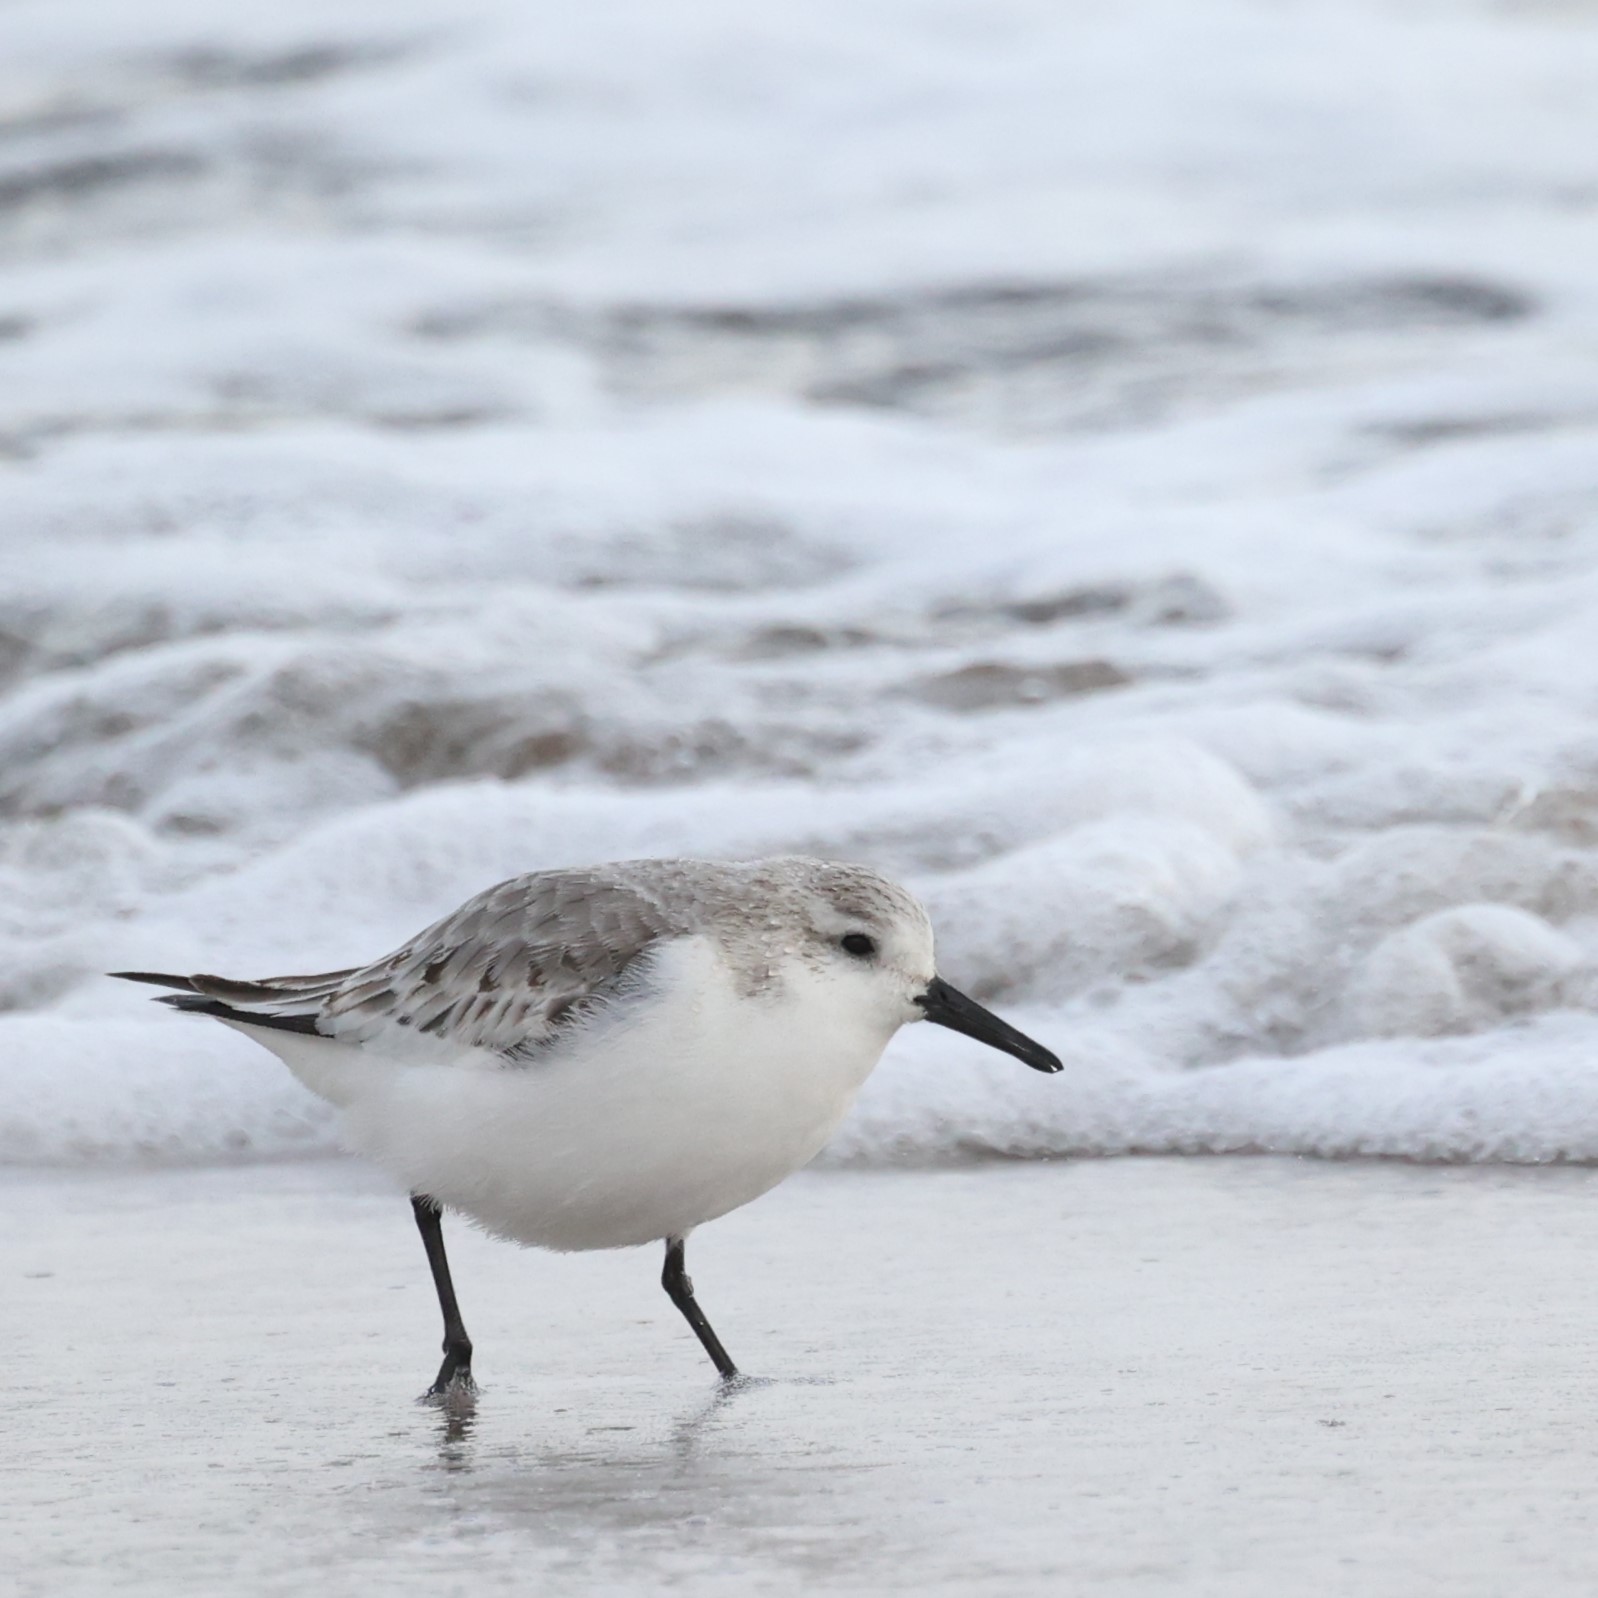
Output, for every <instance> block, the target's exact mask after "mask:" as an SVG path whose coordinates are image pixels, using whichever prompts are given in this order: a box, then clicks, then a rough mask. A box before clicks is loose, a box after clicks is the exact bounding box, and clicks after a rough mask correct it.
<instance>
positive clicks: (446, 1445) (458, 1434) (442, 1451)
mask: <svg viewBox="0 0 1598 1598" xmlns="http://www.w3.org/2000/svg"><path fill="white" fill-rule="evenodd" d="M422 1402H423V1403H424V1404H426V1405H427V1406H428V1408H430V1409H431V1410H433V1412H434V1413H435V1414H436V1416H437V1417H438V1422H437V1424H438V1432H437V1435H436V1438H435V1446H436V1447H437V1450H438V1464H439V1469H440V1470H446V1471H450V1472H452V1473H456V1474H458V1473H460V1472H463V1471H469V1470H471V1469H472V1466H473V1463H474V1458H473V1454H474V1451H473V1446H472V1445H473V1438H472V1431H473V1428H474V1427H475V1426H476V1425H477V1394H476V1393H475V1392H468V1391H466V1390H465V1389H462V1388H451V1389H450V1391H449V1392H448V1393H445V1394H442V1395H439V1396H437V1397H433V1396H429V1397H427V1398H424V1399H423V1400H422Z"/></svg>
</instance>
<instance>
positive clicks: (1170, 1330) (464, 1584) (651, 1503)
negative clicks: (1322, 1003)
mask: <svg viewBox="0 0 1598 1598" xmlns="http://www.w3.org/2000/svg"><path fill="white" fill-rule="evenodd" d="M3 1187H4V1191H5V1193H6V1195H7V1198H8V1200H9V1202H10V1206H11V1209H12V1212H13V1214H14V1215H18V1214H20V1216H21V1222H20V1224H17V1225H13V1226H12V1227H10V1228H8V1229H7V1234H6V1236H5V1238H4V1240H3V1242H0V1273H3V1277H4V1280H5V1283H6V1293H5V1299H6V1302H7V1303H8V1304H9V1305H11V1306H12V1311H13V1313H12V1314H11V1315H8V1316H7V1321H8V1324H9V1328H10V1332H11V1335H10V1337H9V1338H8V1342H9V1344H10V1347H11V1351H12V1352H11V1356H10V1357H9V1358H8V1359H7V1361H6V1362H5V1366H4V1377H3V1381H4V1386H5V1389H6V1392H5V1404H4V1412H5V1414H6V1416H7V1421H6V1426H5V1430H6V1434H7V1436H6V1446H5V1449H4V1451H3V1453H4V1457H3V1460H0V1470H3V1473H4V1476H5V1487H4V1494H3V1496H4V1499H5V1504H6V1511H7V1512H6V1514H5V1516H4V1520H5V1522H6V1526H7V1529H6V1531H5V1533H4V1534H3V1540H0V1551H3V1559H0V1563H3V1564H4V1565H5V1566H6V1567H8V1568H10V1569H11V1570H12V1571H13V1572H14V1573H15V1574H16V1575H17V1576H18V1577H19V1578H20V1586H19V1588H18V1590H19V1591H20V1592H22V1593H26V1594H30V1595H32V1594H44V1593H50V1594H52V1595H57V1594H62V1593H69V1592H70V1593H77V1592H101V1591H108V1592H121V1593H150V1594H155V1593H161V1594H173V1593H190V1592H193V1593H199V1592H210V1593H215V1592H219V1591H227V1592H228V1593H230V1594H258V1593H259V1594H265V1593H277V1592H283V1591H288V1590H289V1589H290V1588H295V1589H299V1588H301V1587H303V1586H304V1585H305V1584H306V1583H307V1582H308V1581H312V1582H314V1585H315V1587H316V1589H317V1590H318V1591H320V1592H327V1593H333V1594H340V1593H349V1594H356V1593H371V1592H379V1591H381V1592H385V1593H400V1594H403V1593H409V1592H413V1591H414V1592H427V1593H430V1594H438V1593H452V1592H462V1593H466V1592H471V1593H474V1594H476V1593H495V1592H511V1591H518V1592H520V1591H533V1590H537V1591H540V1592H561V1593H564V1592H571V1593H635V1592H636V1593H647V1592H654V1591H660V1590H666V1589H674V1588H681V1589H682V1590H684V1591H692V1592H695V1593H705V1592H709V1593H722V1592H726V1593H729V1594H731V1593H735V1592H749V1591H760V1592H799V1591H808V1592H815V1591H826V1592H861V1593H865V1592H881V1591H913V1590H921V1591H944V1592H951V1593H968V1592H995V1593H997V1592H1005V1593H1016V1592H1023V1593H1031V1592H1037V1593H1044V1592H1053V1593H1057V1592H1062V1591H1076V1590H1087V1589H1091V1590H1093V1591H1095V1592H1107V1593H1115V1594H1123V1593H1125V1594H1142V1593H1178V1592H1179V1593H1184V1594H1188V1593H1205V1594H1207V1593H1227V1594H1231V1593H1237V1594H1254V1593H1258V1594H1261V1595H1264V1594H1280V1593H1288V1592H1301V1593H1302V1592H1313V1593H1316V1594H1327V1593H1341V1592H1350V1593H1352V1592H1356V1591H1357V1592H1361V1593H1366V1594H1369V1593H1384V1594H1385V1593H1390V1594H1393V1595H1394V1598H1398V1595H1404V1598H1417V1595H1423V1594H1427V1593H1438V1594H1442V1593H1447V1594H1450V1595H1454V1598H1457V1595H1459V1594H1465V1593H1470V1594H1476V1593H1480V1594H1493V1593H1505V1594H1512V1593H1524V1592H1529V1591H1536V1592H1538V1593H1540V1594H1547V1593H1564V1592H1570V1593H1577V1592H1587V1591H1590V1590H1591V1589H1592V1586H1593V1583H1594V1580H1595V1579H1598V1546H1595V1542H1594V1538H1593V1536H1592V1530H1593V1519H1592V1511H1593V1503H1594V1498H1593V1491H1594V1489H1593V1463H1594V1457H1595V1453H1598V1444H1595V1440H1594V1436H1595V1428H1594V1420H1595V1417H1598V1376H1595V1373H1594V1372H1595V1360H1594V1353H1593V1345H1594V1341H1595V1339H1594V1328H1595V1327H1598V1283H1595V1279H1594V1274H1593V1272H1592V1271H1591V1269H1590V1268H1589V1265H1590V1261H1591V1260H1592V1258H1593V1257H1594V1250H1595V1248H1598V1202H1595V1200H1598V1173H1594V1172H1590V1171H1586V1170H1578V1169H1553V1170H1525V1169H1514V1170H1511V1169H1502V1168H1465V1169H1457V1168H1441V1169H1438V1168H1431V1169H1428V1168H1417V1167H1404V1166H1376V1165H1327V1164H1311V1163H1298V1162H1290V1161H1283V1160H1271V1159H1256V1160H1244V1159H1235V1160H1205V1161H1196V1160H1190V1161H1183V1160H1142V1161H1113V1162H1104V1163H1098V1164H1078V1165H1028V1166H990V1167H985V1168H981V1169H972V1170H961V1171H952V1172H929V1173H919V1174H902V1173H901V1174H892V1175H885V1174H866V1173H851V1172H827V1173H818V1174H811V1175H807V1176H805V1177H803V1178H801V1179H799V1180H797V1181H795V1182H793V1183H790V1184H789V1185H788V1186H787V1187H786V1188H785V1189H783V1190H781V1191H779V1192H778V1193H777V1194H775V1195H773V1196H771V1197H770V1198H768V1199H767V1200H764V1201H762V1203H760V1204H758V1205H755V1206H753V1207H751V1208H750V1209H748V1210H746V1211H744V1212H743V1213H742V1214H740V1215H737V1216H734V1217H731V1218H729V1219H728V1220H727V1221H724V1222H722V1223H719V1224H718V1225H717V1226H715V1227H712V1228H710V1229H707V1231H706V1232H705V1233H704V1234H702V1236H701V1237H699V1238H697V1239H696V1240H695V1243H696V1246H695V1249H694V1251H693V1253H692V1255H691V1260H692V1264H693V1268H694V1274H695V1277H696V1280H697V1283H698V1287H699V1290H700V1294H701V1297H702V1299H703V1301H704V1302H705V1304H706V1306H707V1308H708V1310H709V1311H710V1313H711V1315H712V1316H713V1318H714V1320H715V1322H716V1324H717V1326H718V1329H720V1330H721V1332H722V1333H723V1335H724V1337H725V1339H726V1341H727V1343H728V1345H729V1347H731V1349H732V1350H733V1352H734V1354H735V1355H736V1356H737V1357H738V1358H739V1359H740V1361H741V1362H742V1363H743V1364H744V1365H745V1367H746V1368H747V1369H749V1370H751V1371H753V1372H755V1373H758V1374H759V1375H761V1376H764V1377H768V1378H772V1380H771V1381H770V1382H769V1383H767V1384H760V1385H755V1386H753V1387H751V1388H749V1389H748V1390H746V1391H743V1392H740V1393H737V1394H735V1395H733V1396H732V1397H730V1398H726V1399H718V1397H717V1396H716V1390H715V1386H714V1383H713V1380H712V1378H711V1375H710V1372H709V1369H708V1367H706V1366H704V1365H703V1364H702V1363H701V1361H700V1358H699V1356H698V1353H697V1349H696V1348H695V1347H694V1346H693V1345H692V1344H691V1342H690V1341H689V1336H688V1333H687V1332H686V1329H684V1328H683V1327H681V1326H680V1325H679V1324H678V1323H677V1321H676V1318H675V1315H674V1314H673V1312H672V1311H671V1309H670V1306H669V1305H668V1304H667V1303H666V1302H665V1300H664V1298H663V1296H662V1295H661V1294H660V1293H659V1290H658V1288H657V1287H656V1285H655V1265H654V1260H653V1257H652V1255H651V1256H646V1255H642V1254H637V1253H629V1254H617V1255H610V1256H596V1257H585V1258H554V1257H549V1256H541V1255H534V1254H524V1253H520V1252H518V1251H516V1250H514V1249H511V1248H509V1247H506V1246H504V1245H500V1244H494V1243H490V1242H488V1241H487V1240H485V1239H482V1238H479V1237H476V1236H474V1235H472V1234H469V1233H467V1232H466V1231H465V1230H464V1229H463V1228H461V1227H460V1226H458V1225H457V1226H455V1227H454V1228H453V1229H452V1237H453V1245H454V1250H455V1254H456V1258H457V1276H458V1280H459V1283H460V1287H461V1292H462V1295H463V1302H464V1305H465V1308H466V1313H467V1318H468V1323H469V1325H470V1326H471V1329H472V1332H473V1335H474V1336H475V1338H476V1339H477V1343H478V1347H479V1350H480V1371H481V1376H482V1380H483V1383H484V1393H483V1396H482V1399H481V1401H480V1404H479V1407H478V1410H477V1413H476V1415H475V1417H474V1418H473V1419H472V1420H471V1421H470V1423H469V1424H466V1425H464V1426H462V1425H459V1424H456V1425H451V1423H450V1422H449V1421H448V1420H447V1419H446V1418H445V1417H443V1416H440V1415H439V1414H437V1413H436V1412H433V1411H430V1410H427V1409H425V1408H421V1407H418V1406H416V1405H415V1404H414V1403H413V1402H412V1398H413V1395H414V1394H415V1393H416V1392H418V1391H419V1390H420V1389H421V1387H422V1386H423V1385H425V1382H426V1379H427V1376H428V1373H429V1371H430V1368H431V1365H432V1362H433V1360H434V1359H435V1357H436V1356H435V1354H434V1344H435V1342H436V1337H437V1333H436V1329H435V1325H434V1306H433V1303H432V1301H431V1295H430V1290H429V1287H428V1283H427V1280H426V1276H425V1272H424V1268H423V1264H422V1260H421V1255H420V1250H419V1247H418V1245H417V1243H416V1239H415V1237H414V1235H413V1234H412V1233H411V1230H410V1223H409V1219H408V1216H407V1214H406V1213H405V1206H404V1205H403V1203H396V1202H395V1199H394V1197H393V1196H392V1194H391V1193H390V1192H389V1191H387V1190H386V1189H384V1188H383V1187H382V1186H381V1185H380V1183H379V1181H378V1180H377V1179H376V1178H375V1177H373V1176H372V1175H371V1174H370V1173H368V1172H366V1171H364V1170H362V1169H361V1168H359V1167H357V1166H355V1165H352V1164H346V1163H343V1162H333V1161H329V1162H323V1163H312V1164H304V1165H289V1166H277V1167H259V1168H252V1169H242V1170H232V1171H201V1172H193V1171H190V1172H171V1171H167V1172H156V1173H129V1172H123V1173H115V1174H112V1173H97V1174H87V1175H85V1174H66V1173H61V1174H56V1173H19V1172H9V1173H6V1174H5V1175H4V1177H3Z"/></svg>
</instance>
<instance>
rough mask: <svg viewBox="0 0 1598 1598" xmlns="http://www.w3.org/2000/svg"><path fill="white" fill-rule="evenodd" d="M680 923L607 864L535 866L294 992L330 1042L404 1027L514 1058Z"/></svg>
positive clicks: (617, 979) (613, 988)
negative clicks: (331, 982)
mask: <svg viewBox="0 0 1598 1598" xmlns="http://www.w3.org/2000/svg"><path fill="white" fill-rule="evenodd" d="M686 930H687V928H686V927H685V926H684V925H683V924H682V922H681V919H680V917H678V916H675V915H673V914H672V913H671V912H670V911H669V910H668V909H667V907H666V906H665V905H663V904H662V903H661V902H660V901H659V900H658V899H657V898H656V897H655V896H654V895H652V894H650V893H648V892H646V891H644V890H643V889H642V888H641V886H640V885H638V884H636V883H629V882H626V881H623V880H620V878H619V877H618V875H617V874H616V873H614V872H612V871H606V870H604V869H598V870H593V871H549V872H537V873H534V874H533V875H530V876H525V877H515V878H512V879H511V880H510V881H509V882H502V883H500V884H499V885H498V886H497V887H493V888H490V889H488V890H487V891H486V892H484V893H481V894H479V895H478V896H477V897H476V898H475V899H469V900H468V901H467V902H466V903H465V904H464V905H462V906H461V907H460V909H458V910H456V911H455V912H454V913H453V914H451V915H448V916H446V917H445V918H444V919H443V920H442V921H439V922H437V923H435V924H434V925H433V926H431V927H429V928H427V930H426V931H425V932H421V933H419V934H418V935H417V936H416V937H414V938H412V939H411V940H410V942H409V943H407V944H405V945H404V946H403V947H401V948H399V949H397V950H395V952H394V953H393V954H391V955H388V956H386V957H385V958H384V959H381V960H378V961H375V962H374V963H373V964H371V965H368V966H363V967H362V968H361V969H359V970H356V971H352V972H348V973H340V976H341V980H340V981H339V982H338V983H337V984H336V985H335V986H333V987H331V988H330V989H319V988H318V987H317V985H316V984H317V981H318V979H314V978H305V979H302V980H303V981H304V982H305V983H306V984H307V987H306V989H302V990H301V991H302V994H303V995H304V996H305V997H313V996H314V998H315V999H316V1000H317V1001H318V1002H317V1003H316V1025H317V1030H318V1031H320V1032H322V1033H324V1034H325V1035H327V1036H329V1037H334V1038H339V1039H342V1040H345V1041H348V1042H352V1043H367V1042H376V1041H378V1040H380V1039H381V1038H382V1036H383V1035H384V1034H385V1033H387V1032H389V1030H390V1029H392V1028H395V1027H402V1028H409V1029H412V1030H414V1031H415V1032H418V1033H424V1034H431V1035H434V1036H437V1037H439V1038H440V1039H444V1040H447V1041H448V1042H450V1043H454V1044H461V1045H466V1046H469V1047H476V1048H483V1049H489V1050H492V1051H493V1052H495V1053H499V1054H505V1055H508V1056H512V1057H520V1056H524V1055H526V1054H529V1053H532V1052H535V1051H536V1050H537V1048H538V1047H539V1045H541V1044H543V1043H545V1042H547V1041H548V1040H549V1039H550V1038H551V1037H552V1036H553V1035H554V1034H555V1033H556V1032H557V1030H558V1029H559V1028H560V1026H561V1024H562V1023H563V1022H569V1021H571V1020H574V1019H576V1018H577V1017H578V1016H579V1015H580V1014H581V1013H582V1012H583V1010H584V1009H585V1008H586V1007H587V1006H588V1005H590V1004H592V1003H594V1002H596V1001H602V1000H604V999H605V998H607V997H610V996H612V995H614V994H615V993H616V992H617V991H618V989H619V988H620V986H621V983H622V979H623V976H624V975H625V973H626V972H627V970H628V968H629V967H631V966H632V965H633V963H634V962H635V961H636V960H637V959H638V957H639V956H640V955H641V954H643V953H644V952H645V951H646V950H647V949H649V948H650V947H651V946H652V945H654V944H656V943H657V942H659V941H660V940H661V939H662V938H667V937H672V936H675V935H678V934H680V933H682V932H684V931H686ZM202 991H208V990H203V989H202ZM217 996H218V997H224V995H217ZM257 1002H258V1001H257Z"/></svg>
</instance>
